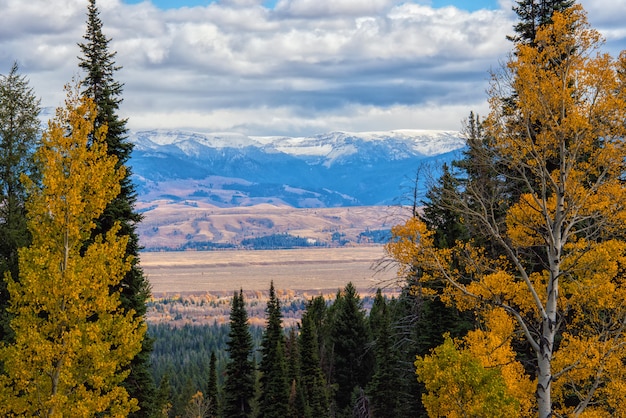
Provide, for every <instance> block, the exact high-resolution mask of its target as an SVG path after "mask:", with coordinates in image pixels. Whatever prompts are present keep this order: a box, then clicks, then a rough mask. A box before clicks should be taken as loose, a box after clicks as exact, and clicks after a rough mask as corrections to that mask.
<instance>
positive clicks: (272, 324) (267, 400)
mask: <svg viewBox="0 0 626 418" xmlns="http://www.w3.org/2000/svg"><path fill="white" fill-rule="evenodd" d="M266 312H267V326H266V328H265V332H264V334H263V339H262V341H261V354H262V357H261V363H260V364H259V370H260V372H261V379H260V384H261V394H260V399H259V407H260V414H259V416H260V417H268V418H269V417H275V418H284V416H285V415H286V414H287V407H288V401H289V386H288V382H287V364H286V362H285V337H284V335H283V327H282V312H281V310H280V301H279V300H278V298H277V297H276V292H275V290H274V282H273V281H272V283H271V285H270V294H269V300H268V301H267V310H266Z"/></svg>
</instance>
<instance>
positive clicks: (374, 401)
mask: <svg viewBox="0 0 626 418" xmlns="http://www.w3.org/2000/svg"><path fill="white" fill-rule="evenodd" d="M374 306H376V310H374ZM374 306H372V310H371V311H370V324H372V315H371V313H372V312H374V313H375V318H376V320H375V321H374V324H375V326H374V327H372V326H371V325H370V327H371V328H372V333H373V334H374V335H375V346H374V352H375V355H376V365H375V368H374V375H373V376H372V379H371V380H370V382H369V384H368V387H367V394H368V397H369V399H370V408H371V409H372V411H373V413H374V416H376V417H377V418H393V417H398V416H402V414H401V413H400V411H399V406H400V399H401V398H400V397H401V396H402V393H401V392H400V391H399V390H398V388H400V387H402V380H401V379H402V376H401V374H400V373H398V368H399V362H398V357H397V355H396V351H395V348H394V341H393V336H392V330H391V315H390V312H389V308H388V306H387V303H386V302H385V299H384V298H383V296H382V294H381V292H380V289H378V291H377V292H376V298H375V299H374Z"/></svg>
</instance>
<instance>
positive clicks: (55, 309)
mask: <svg viewBox="0 0 626 418" xmlns="http://www.w3.org/2000/svg"><path fill="white" fill-rule="evenodd" d="M66 90H67V92H68V95H67V99H66V103H65V107H64V108H60V109H58V110H57V113H56V117H55V118H54V119H53V120H51V121H50V122H49V124H48V128H47V130H46V131H45V132H44V134H43V138H42V144H41V147H40V149H38V150H37V152H36V161H37V163H38V165H39V169H40V172H41V175H42V179H41V183H40V184H37V183H34V182H32V181H30V180H29V179H27V178H24V181H25V183H26V185H27V187H28V189H29V198H28V201H27V209H28V227H29V230H30V232H31V233H32V236H33V242H32V245H31V246H29V247H28V248H24V249H21V250H20V252H19V271H20V276H19V278H17V279H15V278H11V277H6V280H7V282H8V289H9V292H10V294H11V305H10V308H9V310H10V312H11V314H12V315H13V319H12V321H11V323H10V326H11V328H12V329H13V331H14V333H15V341H14V342H13V343H12V344H9V345H5V346H2V347H0V361H1V362H2V363H3V365H4V374H2V375H1V376H0V415H2V416H42V417H91V416H113V417H124V416H127V415H128V414H129V413H130V412H132V411H134V410H136V409H137V401H136V400H135V399H130V398H129V396H128V394H127V392H126V390H125V389H124V388H123V387H122V386H121V383H122V381H123V380H124V377H125V374H126V373H128V372H127V367H125V366H126V365H128V364H129V362H130V360H131V359H132V358H133V357H134V356H135V355H136V354H137V353H138V352H139V350H140V349H141V339H142V338H143V334H144V333H145V329H144V327H143V326H142V325H140V322H139V321H138V320H137V319H134V318H133V312H123V311H122V310H121V309H120V299H119V294H118V292H115V291H112V289H116V285H117V284H118V283H119V282H120V280H121V278H122V277H123V276H124V274H125V273H126V272H127V271H128V270H129V268H130V261H131V260H128V259H125V257H124V254H125V249H126V244H127V239H126V238H125V237H119V236H117V232H118V229H119V227H115V228H113V229H112V230H111V231H110V232H109V233H108V234H107V235H106V236H98V237H96V238H95V239H93V240H90V237H91V231H92V230H93V229H94V226H95V224H94V220H95V219H97V218H98V216H99V215H100V214H101V213H102V211H103V209H104V208H105V206H106V205H107V203H108V202H109V201H110V200H111V199H113V198H114V197H115V196H116V195H117V194H118V193H119V191H120V180H121V179H122V176H123V171H122V170H123V168H116V159H115V157H112V156H108V155H107V152H106V145H105V143H104V142H103V137H104V133H105V132H104V130H100V131H98V132H95V134H93V135H92V132H93V127H94V118H95V116H96V115H95V112H96V107H95V105H94V103H93V102H92V101H91V100H90V99H87V98H84V97H79V96H78V94H77V93H76V90H75V89H72V88H70V87H67V88H66ZM122 370H125V371H124V372H122Z"/></svg>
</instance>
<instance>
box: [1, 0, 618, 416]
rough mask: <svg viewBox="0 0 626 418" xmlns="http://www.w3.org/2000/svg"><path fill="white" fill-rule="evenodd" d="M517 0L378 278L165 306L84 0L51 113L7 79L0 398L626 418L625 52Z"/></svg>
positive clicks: (249, 412)
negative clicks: (512, 20)
mask: <svg viewBox="0 0 626 418" xmlns="http://www.w3.org/2000/svg"><path fill="white" fill-rule="evenodd" d="M514 3H515V5H514V7H513V10H514V11H515V13H516V15H517V18H518V21H517V24H516V25H515V26H514V27H513V28H512V33H511V35H510V36H508V40H509V44H510V48H511V50H510V54H509V55H508V58H507V60H506V61H505V62H503V63H500V66H499V67H497V64H498V63H493V66H494V68H497V69H495V70H492V71H491V82H490V87H489V90H488V92H487V95H488V100H489V112H488V114H486V115H478V114H476V113H475V112H473V111H472V109H468V110H467V114H468V116H467V119H466V120H465V121H464V122H463V124H464V126H463V130H462V135H463V139H464V140H465V142H466V146H465V148H463V153H462V154H459V155H460V157H459V158H458V159H456V160H454V161H453V162H452V163H451V164H447V163H446V164H444V165H443V167H442V169H441V176H439V177H438V178H437V179H436V181H434V182H433V184H432V185H431V186H430V187H429V189H428V191H427V192H426V194H425V198H424V199H423V200H420V201H417V200H416V201H414V202H413V205H412V210H410V211H408V212H407V213H409V215H408V216H406V219H405V220H404V221H403V222H401V223H399V224H397V225H395V226H393V227H392V228H391V234H390V235H391V236H390V237H386V238H385V243H384V244H380V243H378V244H377V245H380V246H381V247H382V246H383V245H384V254H385V257H386V260H388V262H389V263H391V265H393V267H394V268H395V269H397V272H398V273H397V281H396V282H394V286H396V288H395V292H394V293H393V294H392V293H390V292H387V290H388V289H387V288H386V286H385V285H384V284H381V287H380V288H379V289H378V291H376V292H375V294H363V295H361V294H360V293H359V291H357V288H356V287H355V285H354V284H353V283H352V282H348V283H345V285H344V286H343V287H342V288H340V289H337V292H336V294H334V295H332V296H328V295H321V294H320V295H319V296H314V297H311V298H309V299H307V300H301V301H289V300H287V299H285V298H282V297H281V295H282V293H281V292H279V291H278V289H275V287H274V282H273V280H272V278H271V277H268V278H267V293H266V295H264V297H263V298H262V299H255V300H251V298H250V293H248V292H247V289H245V288H238V289H232V290H233V293H232V296H231V297H228V304H224V305H223V306H221V308H220V309H223V310H224V312H225V317H227V320H220V321H218V320H215V321H213V322H212V323H203V324H194V323H186V324H183V325H181V323H180V322H176V323H174V322H167V321H158V322H151V323H148V321H147V320H146V312H147V310H148V308H149V307H150V308H154V309H163V306H162V305H161V306H160V307H159V306H155V303H156V302H155V300H154V298H153V297H152V295H151V289H150V284H149V282H148V278H147V276H146V274H145V273H144V271H143V270H142V268H141V263H140V261H141V243H140V240H139V235H138V234H137V225H138V224H139V223H141V221H142V215H141V214H140V213H139V212H137V211H136V209H135V203H136V197H137V191H136V190H135V185H134V184H133V181H132V177H131V176H132V173H133V167H132V165H131V160H130V157H131V152H132V150H133V144H132V143H131V142H129V141H128V129H127V127H126V124H127V120H126V119H124V118H122V117H121V116H120V112H119V107H120V104H121V103H122V101H123V99H124V85H123V84H122V83H120V82H119V81H118V79H117V71H118V70H119V69H120V64H123V63H118V62H116V52H115V51H113V50H112V48H111V45H110V41H111V39H110V38H108V37H107V36H106V35H105V33H106V27H105V25H104V24H103V22H102V20H101V18H100V10H99V8H98V5H97V4H96V0H89V1H88V2H87V7H86V9H85V16H86V22H85V23H86V26H85V27H86V30H85V33H84V36H83V38H82V39H77V40H76V42H77V43H78V45H79V47H80V51H81V55H80V56H79V57H78V60H77V72H76V75H74V77H72V76H71V75H68V80H67V84H66V85H65V88H64V92H65V102H64V105H63V106H60V107H59V108H58V109H57V110H56V113H55V114H54V115H53V116H52V117H51V118H50V120H49V121H48V122H47V123H46V125H45V126H43V127H42V126H41V121H40V112H41V103H40V100H39V99H38V97H37V92H36V91H34V89H33V88H32V87H31V86H30V85H29V79H28V74H22V73H21V72H20V67H19V65H18V64H17V63H15V64H13V65H12V66H11V67H10V68H9V71H8V73H7V74H6V75H1V76H0V277H1V278H2V280H0V416H6V417H35V416H38V417H108V416H112V417H146V418H147V417H162V418H165V417H183V418H187V417H189V418H191V417H194V418H200V417H202V418H209V417H225V418H231V417H241V418H244V417H259V418H271V417H276V418H287V417H289V418H306V417H315V418H320V417H337V418H340V417H342V418H347V417H355V418H370V417H376V418H387V417H388V418H393V417H480V418H484V417H536V416H538V417H540V418H550V417H566V416H567V417H626V366H625V364H626V305H625V304H624V301H625V300H626V187H625V184H624V182H625V180H626V171H625V169H626V146H625V141H624V138H625V137H626V51H622V53H621V54H619V56H617V57H614V56H611V55H610V54H609V53H606V52H605V51H604V49H603V48H604V41H603V38H602V36H601V35H600V33H599V32H598V31H597V30H596V29H594V28H593V27H592V26H591V25H590V24H589V22H588V20H587V14H586V11H585V10H584V9H583V7H582V6H581V5H579V4H577V2H576V1H574V0H560V1H557V0H518V1H516V2H514ZM416 169H417V167H416ZM415 199H417V197H416V198H415ZM286 237H288V238H290V239H291V238H293V237H291V236H288V235H281V234H276V235H273V236H270V237H266V238H255V239H254V240H251V241H250V242H249V245H251V246H253V247H254V246H257V244H258V246H259V248H264V247H263V246H264V245H266V241H268V240H269V241H272V243H273V242H274V241H276V240H279V241H280V244H281V245H283V244H284V245H290V242H291V240H287V239H286ZM298 238H299V237H298ZM387 238H388V239H387ZM302 240H304V239H302ZM304 241H306V240H304ZM230 251H235V250H230ZM386 285H387V286H389V284H388V283H387V284H386ZM160 303H168V301H161V302H160ZM203 303H204V302H203ZM207 303H210V302H207ZM259 318H260V319H259Z"/></svg>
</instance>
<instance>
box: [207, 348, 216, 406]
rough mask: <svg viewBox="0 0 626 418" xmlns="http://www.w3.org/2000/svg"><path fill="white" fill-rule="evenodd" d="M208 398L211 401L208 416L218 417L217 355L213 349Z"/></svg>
mask: <svg viewBox="0 0 626 418" xmlns="http://www.w3.org/2000/svg"><path fill="white" fill-rule="evenodd" d="M206 399H207V402H208V403H209V411H208V412H209V414H208V417H207V418H214V417H217V413H218V411H219V392H218V388H217V357H216V356H215V352H214V351H211V360H210V362H209V382H208V385H207V391H206Z"/></svg>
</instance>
